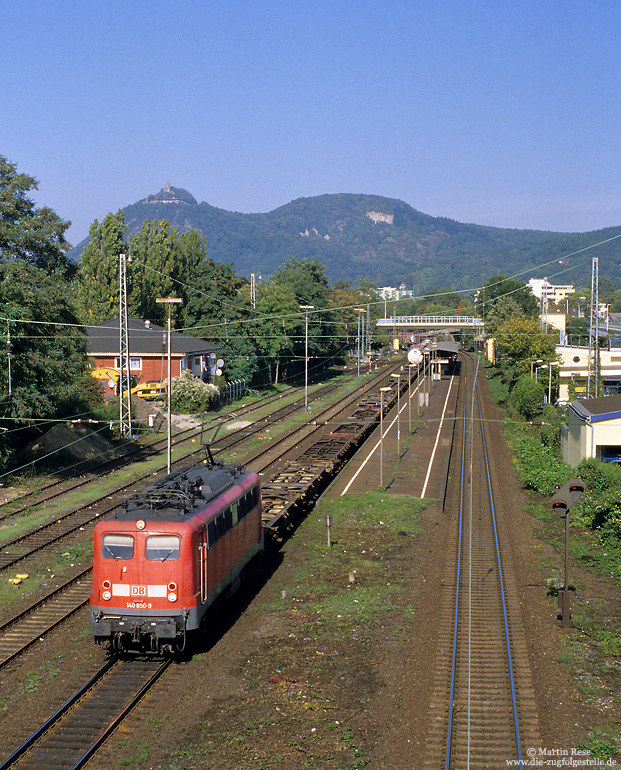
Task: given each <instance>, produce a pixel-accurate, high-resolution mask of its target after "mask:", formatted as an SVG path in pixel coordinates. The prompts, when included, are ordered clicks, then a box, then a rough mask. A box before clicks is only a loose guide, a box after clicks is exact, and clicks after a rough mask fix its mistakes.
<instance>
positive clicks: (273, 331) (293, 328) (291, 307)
mask: <svg viewBox="0 0 621 770" xmlns="http://www.w3.org/2000/svg"><path fill="white" fill-rule="evenodd" d="M257 311H258V312H259V314H260V318H259V320H258V321H257V327H258V329H257V345H258V348H259V351H260V353H261V355H262V356H263V359H264V361H265V366H266V368H267V370H268V371H269V380H270V382H272V383H274V384H278V381H279V377H280V374H281V367H282V369H283V374H284V377H285V378H286V377H287V374H288V369H289V367H288V364H289V362H290V361H291V359H292V357H293V355H294V350H295V348H296V344H295V340H296V339H298V338H299V336H300V335H303V334H304V322H303V321H302V320H301V318H300V309H299V304H298V300H297V298H296V296H295V294H294V292H293V289H292V288H291V287H289V286H286V285H284V284H283V283H277V282H272V281H269V282H264V283H262V284H261V290H260V292H259V296H258V300H257Z"/></svg>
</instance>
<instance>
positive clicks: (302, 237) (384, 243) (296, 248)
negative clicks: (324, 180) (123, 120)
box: [70, 185, 621, 292]
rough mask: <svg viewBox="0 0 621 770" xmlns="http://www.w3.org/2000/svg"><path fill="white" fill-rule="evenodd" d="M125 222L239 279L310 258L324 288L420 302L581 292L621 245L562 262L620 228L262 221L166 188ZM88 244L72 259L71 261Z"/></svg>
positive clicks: (359, 211) (394, 218)
mask: <svg viewBox="0 0 621 770" xmlns="http://www.w3.org/2000/svg"><path fill="white" fill-rule="evenodd" d="M123 212H124V215H125V220H126V222H127V224H128V227H129V232H130V233H137V232H138V231H139V229H140V227H141V226H142V224H143V222H144V221H145V220H161V219H166V220H168V221H169V222H170V224H171V226H172V227H175V226H177V227H178V228H179V230H180V231H181V232H184V231H188V230H191V229H195V230H197V231H198V232H199V233H200V234H201V235H203V236H205V238H206V239H207V244H208V254H209V257H210V259H212V260H214V261H216V262H224V263H230V264H232V265H233V267H234V268H235V271H236V272H237V273H240V274H242V275H245V276H249V275H250V273H261V274H262V275H263V276H264V277H266V276H268V275H271V274H272V273H273V272H274V271H275V270H277V269H278V267H279V266H280V265H281V264H283V262H284V261H285V260H286V259H287V258H288V257H294V258H296V259H305V258H311V259H316V260H318V261H319V262H321V263H322V264H323V265H324V267H325V268H326V273H327V276H328V278H329V279H330V280H336V279H344V280H348V281H351V280H355V279H356V278H358V277H364V278H369V279H371V280H372V281H373V282H375V283H376V284H379V285H395V284H398V283H400V282H401V281H403V282H404V283H405V284H406V285H407V287H408V288H413V289H414V290H415V291H417V292H421V291H424V290H425V289H428V288H430V287H433V286H446V287H449V288H476V287H477V286H481V285H482V284H483V283H484V282H485V280H486V279H487V278H488V277H489V276H490V275H493V274H495V273H505V274H506V273H509V274H511V275H518V274H519V275H521V277H522V278H523V279H524V280H528V278H529V277H530V273H533V274H536V275H538V276H539V277H542V276H543V274H544V273H545V274H546V275H547V276H548V277H549V278H550V280H551V281H553V282H556V283H565V282H576V283H578V284H580V285H587V284H588V283H589V282H590V281H589V279H590V265H591V257H592V256H597V257H599V260H600V275H609V276H610V277H614V276H615V275H616V274H617V273H618V267H619V264H620V263H621V239H619V241H612V242H610V243H607V244H604V245H602V246H598V247H597V248H596V249H591V250H589V251H587V252H585V253H583V254H577V255H576V256H574V257H571V258H570V259H569V260H563V257H565V256H567V255H569V254H573V253H574V252H577V251H580V250H581V249H585V248H587V247H589V246H591V245H593V244H594V243H599V242H600V241H605V240H606V239H609V238H611V237H613V236H615V235H619V234H621V227H614V228H607V229H605V230H599V231H595V232H590V233H553V232H543V231H537V230H516V229H502V228H496V227H485V226H482V225H475V224H464V223H461V222H456V221H454V220H452V219H447V218H444V217H432V216H429V215H427V214H423V213H421V212H420V211H417V210H416V209H414V208H412V207H411V206H409V205H408V204H407V203H404V202H403V201H400V200H396V199H394V198H384V197H381V196H377V195H353V194H335V195H320V196H317V197H313V198H298V199H297V200H294V201H292V202H291V203H288V204H286V205H285V206H281V207H279V208H277V209H274V210H273V211H270V212H267V213H262V214H242V213H239V212H232V211H225V210H224V209H219V208H216V207H214V206H211V205H209V204H208V203H204V202H203V203H198V202H197V201H196V199H195V198H194V197H193V196H192V195H191V194H190V193H189V192H188V191H187V190H182V189H180V188H176V187H171V186H170V185H167V186H166V187H165V188H163V189H162V190H161V191H160V192H159V193H158V194H157V195H149V196H147V198H145V199H144V200H142V201H139V202H138V203H134V204H132V205H129V206H126V207H125V208H124V209H123ZM85 243H86V241H85V242H83V243H82V244H80V245H79V246H78V247H76V249H74V250H73V252H70V255H71V256H73V257H74V258H78V257H79V255H80V254H81V252H82V250H83V248H84V245H85ZM559 260H563V262H559ZM543 264H546V265H547V266H546V267H545V268H544V269H542V268H541V267H540V265H543Z"/></svg>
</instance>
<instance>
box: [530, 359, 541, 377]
mask: <svg viewBox="0 0 621 770" xmlns="http://www.w3.org/2000/svg"><path fill="white" fill-rule="evenodd" d="M542 363H543V361H542V360H541V358H538V359H537V360H536V361H531V362H530V378H531V380H532V379H533V366H534V365H535V364H542Z"/></svg>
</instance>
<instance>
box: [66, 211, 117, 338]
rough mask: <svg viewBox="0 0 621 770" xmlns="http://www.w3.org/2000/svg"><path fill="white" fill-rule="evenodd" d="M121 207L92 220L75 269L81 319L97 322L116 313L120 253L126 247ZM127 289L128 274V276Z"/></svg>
mask: <svg viewBox="0 0 621 770" xmlns="http://www.w3.org/2000/svg"><path fill="white" fill-rule="evenodd" d="M126 231H127V226H126V224H125V215H124V214H123V212H122V211H121V210H119V211H117V213H116V214H112V213H110V214H107V215H106V216H105V218H104V220H103V222H101V223H100V222H98V221H97V220H95V221H94V222H93V223H92V225H91V226H90V228H89V232H88V234H89V242H88V244H87V245H86V246H85V248H84V252H83V254H82V260H81V262H80V267H79V269H78V275H77V287H76V302H77V307H78V312H79V314H80V317H81V318H82V320H83V321H84V323H88V324H98V323H101V322H102V321H107V320H108V319H109V318H114V317H116V316H118V314H119V255H120V254H122V253H123V252H124V251H126V248H127V246H126V244H125V233H126ZM128 293H129V277H128Z"/></svg>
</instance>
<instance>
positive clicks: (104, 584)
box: [101, 580, 112, 589]
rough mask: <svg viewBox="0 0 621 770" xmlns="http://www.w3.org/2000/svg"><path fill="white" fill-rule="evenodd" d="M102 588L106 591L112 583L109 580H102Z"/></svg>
mask: <svg viewBox="0 0 621 770" xmlns="http://www.w3.org/2000/svg"><path fill="white" fill-rule="evenodd" d="M101 585H102V586H103V587H104V588H106V589H108V588H111V587H112V583H111V582H110V581H109V580H104V582H103V583H102V584H101Z"/></svg>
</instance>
